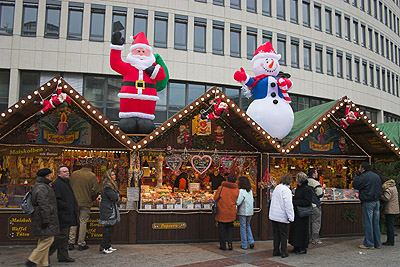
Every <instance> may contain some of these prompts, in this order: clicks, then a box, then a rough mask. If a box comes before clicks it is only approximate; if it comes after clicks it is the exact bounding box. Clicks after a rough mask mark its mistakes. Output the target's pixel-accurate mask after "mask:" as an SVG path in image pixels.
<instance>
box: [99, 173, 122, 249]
mask: <svg viewBox="0 0 400 267" xmlns="http://www.w3.org/2000/svg"><path fill="white" fill-rule="evenodd" d="M116 178H117V176H116V173H115V171H114V170H113V169H108V170H107V171H106V172H105V173H104V175H103V178H101V185H102V190H101V202H100V218H99V224H101V225H104V228H105V229H104V234H103V239H102V241H101V243H100V252H102V253H104V254H109V253H112V252H114V251H115V250H116V249H115V248H113V247H111V235H112V233H113V230H114V225H115V224H116V223H117V222H119V221H120V215H119V210H118V207H117V203H118V200H119V190H118V184H117V182H116Z"/></svg>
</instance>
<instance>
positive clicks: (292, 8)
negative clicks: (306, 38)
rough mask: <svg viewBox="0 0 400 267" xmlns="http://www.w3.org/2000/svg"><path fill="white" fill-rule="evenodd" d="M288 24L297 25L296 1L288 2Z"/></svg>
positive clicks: (297, 10) (297, 11)
mask: <svg viewBox="0 0 400 267" xmlns="http://www.w3.org/2000/svg"><path fill="white" fill-rule="evenodd" d="M290 22H292V23H296V24H297V23H299V8H298V2H297V0H290Z"/></svg>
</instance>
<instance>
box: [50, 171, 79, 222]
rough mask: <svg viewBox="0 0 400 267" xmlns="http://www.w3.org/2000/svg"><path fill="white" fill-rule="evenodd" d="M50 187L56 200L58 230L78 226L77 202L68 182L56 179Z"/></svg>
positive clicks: (59, 178)
mask: <svg viewBox="0 0 400 267" xmlns="http://www.w3.org/2000/svg"><path fill="white" fill-rule="evenodd" d="M52 187H53V190H54V193H55V195H56V199H57V209H58V222H59V223H60V228H65V227H69V226H75V225H78V202H77V201H76V198H75V195H74V191H72V187H71V185H70V184H69V180H68V179H63V178H61V177H58V178H57V180H55V181H54V182H53V183H52Z"/></svg>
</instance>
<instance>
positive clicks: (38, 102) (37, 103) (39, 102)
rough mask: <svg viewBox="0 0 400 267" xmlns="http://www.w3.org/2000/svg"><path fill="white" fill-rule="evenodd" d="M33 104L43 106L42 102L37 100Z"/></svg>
mask: <svg viewBox="0 0 400 267" xmlns="http://www.w3.org/2000/svg"><path fill="white" fill-rule="evenodd" d="M33 104H35V105H41V104H42V101H37V100H35V101H33Z"/></svg>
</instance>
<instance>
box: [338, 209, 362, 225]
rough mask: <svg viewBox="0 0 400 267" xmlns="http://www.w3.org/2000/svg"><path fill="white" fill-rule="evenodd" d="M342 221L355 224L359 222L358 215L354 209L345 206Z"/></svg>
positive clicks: (342, 211) (342, 210)
mask: <svg viewBox="0 0 400 267" xmlns="http://www.w3.org/2000/svg"><path fill="white" fill-rule="evenodd" d="M341 213H342V220H343V221H345V222H350V223H354V222H356V221H358V213H357V210H356V208H354V207H346V206H343V207H342V209H341Z"/></svg>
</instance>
